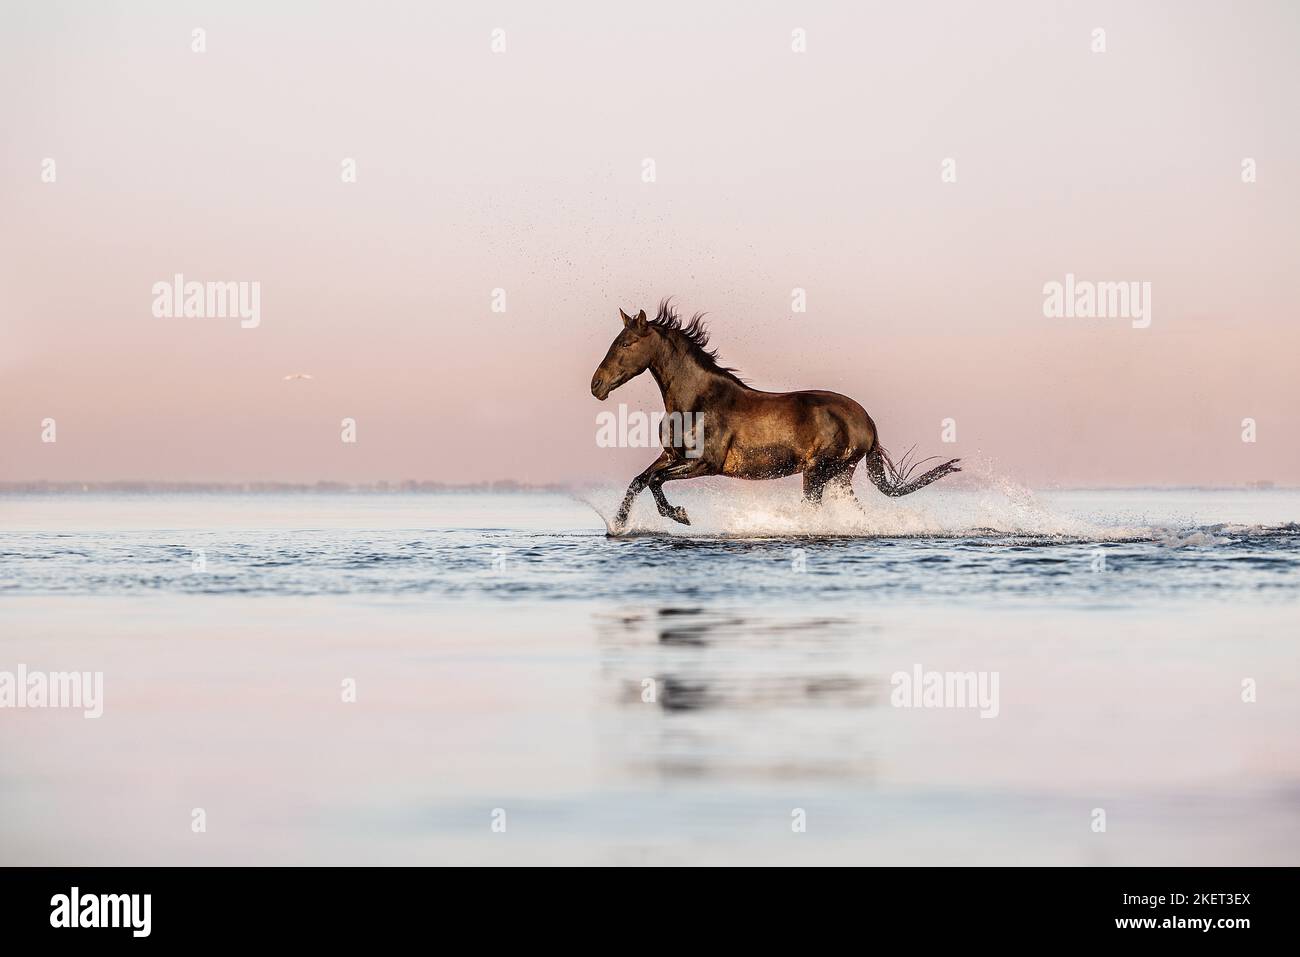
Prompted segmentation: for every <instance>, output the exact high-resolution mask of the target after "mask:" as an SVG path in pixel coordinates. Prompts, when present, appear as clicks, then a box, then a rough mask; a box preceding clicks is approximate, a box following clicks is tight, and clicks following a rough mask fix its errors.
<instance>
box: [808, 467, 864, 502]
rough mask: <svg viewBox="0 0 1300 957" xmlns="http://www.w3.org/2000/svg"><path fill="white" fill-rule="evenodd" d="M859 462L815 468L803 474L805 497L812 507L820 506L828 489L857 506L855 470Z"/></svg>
mask: <svg viewBox="0 0 1300 957" xmlns="http://www.w3.org/2000/svg"><path fill="white" fill-rule="evenodd" d="M857 464H858V463H857V462H853V463H852V464H850V465H840V464H839V463H836V464H834V465H826V466H814V467H813V468H811V469H809V470H808V471H806V472H804V473H803V497H804V500H805V501H807V502H808V503H809V504H811V505H820V504H821V503H822V497H823V495H824V494H825V492H826V489H828V488H829V489H830V490H831V491H832V492H834V493H835V494H837V495H842V496H844V497H845V498H847V499H848V500H849V501H851V502H854V503H855V504H859V505H860V504H861V503H859V502H858V497H857V496H856V495H854V494H853V470H854V469H855V468H856V467H857Z"/></svg>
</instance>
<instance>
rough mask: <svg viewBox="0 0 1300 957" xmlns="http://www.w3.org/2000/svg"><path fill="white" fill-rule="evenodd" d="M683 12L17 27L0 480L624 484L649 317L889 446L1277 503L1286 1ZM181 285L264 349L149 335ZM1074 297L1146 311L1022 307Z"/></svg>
mask: <svg viewBox="0 0 1300 957" xmlns="http://www.w3.org/2000/svg"><path fill="white" fill-rule="evenodd" d="M700 7H701V5H699V4H696V3H676V2H667V3H661V4H654V5H645V6H644V7H643V6H630V7H621V6H620V7H618V8H614V7H612V6H610V5H607V4H594V3H593V4H587V5H578V6H571V7H568V8H567V9H565V10H544V9H542V8H541V6H540V5H537V4H526V3H518V4H493V5H492V6H491V7H490V8H489V9H485V10H476V9H474V8H473V7H472V6H471V5H457V6H450V5H449V6H447V7H446V8H441V9H438V10H436V11H435V10H427V9H424V8H423V7H422V6H419V5H416V4H410V5H402V4H392V5H388V4H385V5H381V6H378V7H376V6H374V5H370V4H363V3H354V4H332V5H330V6H328V8H327V9H326V10H325V11H324V12H319V11H316V10H315V9H314V7H313V8H308V7H306V6H304V7H303V8H302V12H300V13H288V12H285V11H284V10H270V9H269V8H267V6H266V5H265V4H253V3H249V4H224V3H223V4H188V5H187V4H171V3H167V4H163V3H156V4H95V5H81V4H77V5H66V6H65V5H61V4H52V3H37V2H31V3H16V4H6V5H5V6H4V8H3V10H0V106H3V113H2V114H0V115H2V116H3V118H4V122H3V126H2V127H0V139H2V141H3V145H4V149H3V150H0V220H2V221H3V224H4V225H3V230H2V231H0V288H2V289H3V292H4V298H3V310H2V311H0V343H2V344H3V349H0V449H3V453H2V454H0V481H25V480H32V479H41V478H44V479H51V480H158V481H163V480H167V481H184V480H193V481H220V480H224V481H245V480H279V481H316V480H320V479H327V480H338V481H370V480H379V479H388V480H396V481H400V480H403V479H432V480H442V481H451V482H459V481H474V480H480V479H498V478H515V479H518V480H521V481H532V482H550V481H587V480H593V481H599V480H605V479H626V478H628V477H630V475H631V474H633V473H634V472H636V471H639V470H640V468H641V467H643V465H644V464H646V463H648V462H649V460H650V459H651V458H652V457H653V453H652V452H649V451H647V450H644V449H639V450H638V449H614V450H611V449H602V448H599V447H598V446H597V444H596V441H595V434H596V424H595V416H596V414H597V413H598V412H600V411H604V410H607V409H612V408H613V407H614V406H616V404H617V403H618V402H619V401H623V402H627V403H628V404H629V405H630V406H632V407H633V408H635V409H643V410H652V409H656V408H658V407H659V406H658V395H657V391H656V390H655V388H654V385H653V383H652V382H651V381H650V380H649V378H648V377H645V378H643V379H641V380H637V381H636V382H634V383H632V384H630V385H629V386H626V387H625V388H624V389H623V390H621V391H620V392H616V393H615V394H614V396H613V397H611V399H610V401H609V402H608V403H606V404H604V405H602V404H600V403H598V402H596V400H594V399H593V398H592V397H591V395H590V394H589V392H588V384H589V382H590V378H591V374H592V371H593V370H594V369H595V367H596V365H597V363H598V362H599V361H600V359H601V358H602V356H603V355H604V353H605V350H606V348H607V347H608V345H609V342H610V340H611V339H612V338H613V336H614V335H615V333H616V332H617V328H618V319H617V315H618V311H617V310H618V308H619V307H620V306H622V307H623V308H626V309H628V310H629V311H631V310H633V309H635V308H639V307H644V308H646V309H647V310H653V308H654V306H655V304H656V303H657V301H658V299H659V298H660V297H661V296H664V295H668V294H673V295H675V296H676V297H677V298H678V302H679V303H680V306H681V308H682V309H683V311H685V312H688V313H689V312H693V311H696V310H702V311H706V312H708V313H709V314H710V317H711V325H712V329H713V333H714V344H715V345H717V346H718V348H719V349H720V351H721V353H722V357H723V359H724V360H725V361H726V363H727V364H729V365H733V366H736V367H738V368H739V369H740V370H741V372H742V373H743V374H744V376H745V377H746V378H747V379H748V381H750V382H751V384H753V385H755V386H756V387H759V388H766V389H795V388H826V389H833V390H836V391H840V392H844V393H846V394H848V395H851V396H853V397H854V398H856V399H858V400H859V401H860V402H862V404H863V405H864V406H865V407H866V408H867V409H868V411H869V412H871V413H872V415H873V416H874V417H875V419H876V421H877V423H878V425H879V427H880V431H881V435H882V438H883V440H884V442H885V444H886V445H887V446H890V447H896V448H905V447H906V446H908V445H910V444H912V443H916V444H917V445H918V451H923V452H924V453H925V454H932V453H933V454H944V455H945V456H946V455H963V456H968V457H981V458H982V459H984V460H987V461H989V462H992V463H993V464H994V466H995V467H996V468H997V469H998V470H1000V471H1002V472H1003V473H1005V474H1006V475H1008V476H1010V477H1013V478H1015V479H1018V480H1021V481H1025V482H1029V483H1033V484H1052V483H1063V484H1081V485H1090V484H1096V485H1116V484H1134V483H1152V484H1218V483H1236V482H1242V481H1249V480H1255V479H1271V480H1273V481H1276V482H1278V483H1280V484H1296V483H1300V442H1298V441H1297V440H1298V438H1300V429H1298V428H1297V421H1296V416H1297V413H1298V411H1300V376H1297V374H1296V372H1295V364H1296V357H1297V355H1300V317H1298V316H1297V302H1300V271H1298V270H1297V268H1296V265H1297V264H1296V259H1297V252H1298V251H1300V236H1298V235H1297V233H1298V232H1300V226H1297V224H1298V223H1300V128H1298V127H1297V125H1296V123H1295V122H1294V112H1295V99H1296V94H1297V91H1298V90H1300V60H1297V58H1296V56H1295V51H1296V50H1297V49H1298V48H1300V9H1298V8H1296V7H1295V5H1294V4H1290V3H1285V2H1278V3H1252V4H1249V5H1247V6H1246V7H1244V8H1243V7H1240V6H1233V5H1228V4H1221V3H1113V4H1111V3H1094V4H1061V5H1050V4H1044V3H1038V2H1024V3H1007V4H998V5H996V8H995V7H994V6H993V5H976V4H964V3H962V4H957V3H943V4H938V3H936V4H905V5H904V4H898V5H895V6H893V7H889V8H869V9H868V8H863V7H862V6H861V5H858V4H848V3H844V4H826V5H818V7H817V8H816V9H815V10H809V9H808V8H806V7H805V6H804V5H800V4H793V3H791V4H767V5H762V6H761V7H758V6H756V5H753V4H741V3H736V4H727V5H719V6H717V7H716V8H714V7H713V6H710V7H709V8H707V9H701V8H700ZM195 27H201V28H203V29H205V30H206V31H207V38H206V39H207V51H206V52H205V53H202V54H197V53H193V52H191V49H190V46H191V30H192V29H194V28H195ZM497 27H500V28H502V29H504V30H505V36H506V44H507V46H506V52H504V53H501V54H493V53H492V52H491V50H490V43H491V31H492V30H493V29H494V28H497ZM796 27H799V28H803V29H805V30H806V31H807V36H808V50H807V52H806V53H804V54H796V53H793V52H791V49H790V41H791V30H793V29H794V28H796ZM1095 27H1102V28H1104V29H1105V31H1106V44H1107V51H1106V52H1105V53H1102V54H1097V53H1093V52H1091V50H1090V45H1091V43H1092V31H1093V29H1094V28H1095ZM46 157H49V158H53V159H54V160H55V162H56V164H57V166H56V170H57V180H56V182H54V183H45V182H42V181H41V169H42V161H43V159H45V158H46ZM346 157H352V158H355V160H356V163H357V182H356V183H350V184H349V183H343V182H341V178H340V164H341V163H342V161H343V160H344V158H346ZM646 157H651V158H653V159H654V160H655V164H656V171H657V181H656V182H655V183H652V184H648V183H643V182H642V181H641V171H642V160H643V159H644V158H646ZM946 157H952V158H954V159H955V160H956V164H957V166H956V169H957V182H955V183H944V182H941V180H940V164H941V162H942V161H943V160H944V158H946ZM1245 157H1251V158H1254V159H1255V161H1256V163H1257V169H1258V181H1257V182H1255V183H1251V184H1245V183H1243V182H1242V181H1241V163H1242V159H1243V158H1245ZM175 273H183V274H184V275H185V276H186V278H188V279H197V280H214V281H217V280H221V281H224V280H234V281H258V282H260V283H261V323H260V325H259V326H258V327H257V328H256V329H241V328H240V326H239V323H238V320H229V319H226V320H197V319H158V318H155V317H154V316H153V315H152V314H151V305H152V301H153V297H152V293H151V287H152V286H153V284H154V283H155V282H158V281H168V280H170V278H171V277H172V275H173V274H175ZM1066 273H1073V274H1075V275H1076V276H1077V277H1079V278H1080V279H1087V280H1097V281H1101V280H1116V281H1121V280H1122V281H1137V282H1149V283H1151V287H1152V304H1153V310H1152V323H1151V326H1150V328H1148V329H1133V328H1132V327H1131V326H1130V324H1129V323H1128V322H1127V321H1125V320H1122V319H1107V320H1085V319H1064V318H1062V319H1048V318H1045V317H1044V316H1043V309H1042V306H1043V293H1042V287H1043V284H1044V283H1046V282H1049V281H1053V280H1056V281H1061V280H1063V279H1064V277H1065V274H1066ZM795 287H800V288H803V289H806V290H807V299H808V311H807V312H806V313H803V314H798V315H793V314H792V313H791V308H790V302H791V290H792V289H794V288H795ZM494 288H503V289H505V290H506V295H507V311H506V312H505V313H504V314H498V313H494V312H492V311H491V309H490V303H491V295H492V290H493V289H494ZM296 372H307V373H310V374H311V375H312V376H313V377H314V378H313V379H312V380H311V381H298V382H285V381H283V376H285V375H286V374H290V373H296ZM47 417H50V418H54V419H55V420H56V422H57V430H58V433H57V434H58V441H57V442H56V443H53V444H49V443H43V442H42V441H41V422H42V420H43V419H45V418H47ZM344 417H351V418H354V419H355V420H356V422H357V433H358V441H357V443H356V444H355V445H348V444H344V443H342V442H341V441H340V439H339V433H340V420H341V419H342V418H344ZM1247 417H1250V418H1253V419H1255V420H1256V423H1257V430H1258V440H1257V441H1256V442H1255V443H1244V442H1242V441H1241V423H1242V420H1243V419H1244V418H1247ZM945 418H953V419H955V420H956V422H957V432H958V442H957V443H956V444H955V445H944V444H941V443H940V423H941V421H942V420H943V419H945Z"/></svg>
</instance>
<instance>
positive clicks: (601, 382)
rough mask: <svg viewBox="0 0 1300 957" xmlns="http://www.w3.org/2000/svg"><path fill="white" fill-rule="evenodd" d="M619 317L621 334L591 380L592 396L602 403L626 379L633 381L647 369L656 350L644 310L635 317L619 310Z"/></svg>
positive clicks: (656, 338) (652, 329)
mask: <svg viewBox="0 0 1300 957" xmlns="http://www.w3.org/2000/svg"><path fill="white" fill-rule="evenodd" d="M618 314H619V315H620V316H622V317H623V331H622V332H620V333H619V334H618V335H617V336H616V337H615V338H614V341H613V342H612V343H610V346H609V351H608V352H606V353H605V358H604V360H603V361H602V362H601V363H600V365H599V366H597V367H596V374H595V375H593V376H592V377H591V394H592V395H594V396H595V397H596V398H597V399H600V400H601V401H602V402H604V401H605V398H606V397H607V396H608V395H609V394H610V393H611V392H613V391H614V390H615V389H617V388H618V387H619V386H621V385H622V384H623V383H624V382H626V381H627V380H628V379H634V378H636V377H637V376H639V375H640V374H641V373H642V372H645V370H646V369H648V368H650V360H651V359H653V358H654V355H655V352H656V350H657V347H658V339H659V337H658V335H656V333H655V330H654V328H653V326H652V325H651V323H650V322H649V320H647V319H646V316H645V310H644V309H642V310H641V311H640V312H638V313H637V314H636V316H635V317H633V316H629V315H628V314H627V313H626V312H624V311H623V310H622V309H620V310H619V311H618Z"/></svg>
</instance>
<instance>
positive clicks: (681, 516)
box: [667, 505, 691, 525]
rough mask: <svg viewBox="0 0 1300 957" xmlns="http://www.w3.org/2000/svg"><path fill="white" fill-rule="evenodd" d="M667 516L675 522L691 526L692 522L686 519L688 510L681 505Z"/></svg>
mask: <svg viewBox="0 0 1300 957" xmlns="http://www.w3.org/2000/svg"><path fill="white" fill-rule="evenodd" d="M667 514H668V517H669V518H671V519H672V520H673V521H674V522H681V523H682V524H683V525H689V524H691V520H690V519H689V518H687V517H686V509H684V508H682V507H681V506H680V505H677V506H675V507H674V508H673V509H672V511H670V512H668V513H667Z"/></svg>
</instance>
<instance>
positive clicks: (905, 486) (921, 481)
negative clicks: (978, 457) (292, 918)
mask: <svg viewBox="0 0 1300 957" xmlns="http://www.w3.org/2000/svg"><path fill="white" fill-rule="evenodd" d="M911 457H912V450H911V449H908V451H907V454H906V455H904V456H903V457H902V459H901V460H899V463H898V464H897V465H895V464H894V460H893V459H891V458H890V457H889V453H888V452H886V451H885V450H884V449H883V448H881V446H880V442H879V440H877V442H876V445H875V448H873V449H872V450H871V451H870V452H869V453H868V454H867V457H866V458H865V459H863V460H862V461H863V463H864V464H865V465H866V467H867V475H869V476H871V484H872V485H874V486H875V487H876V488H878V489H880V491H882V492H884V493H885V494H886V495H888V496H890V497H893V498H896V497H898V496H899V495H911V494H912V493H913V492H915V491H917V490H918V489H923V488H925V487H926V486H927V485H929V484H930V483H931V482H937V481H939V479H941V478H943V477H944V476H945V475H951V474H952V473H953V472H960V471H961V466H959V465H958V464H957V463H958V462H960V461H961V459H949V460H948V461H947V462H944V463H943V464H942V465H936V466H935V467H934V468H932V469H930V470H929V471H928V472H922V473H921V474H920V475H918V476H917V477H916V478H912V473H913V472H915V471H916V470H917V469H918V468H919V467H920V466H922V465H924V464H925V463H926V462H929V461H931V460H932V459H935V458H938V456H934V455H932V456H930V458H928V459H922V460H921V461H919V462H909V461H908V460H909V459H910V458H911Z"/></svg>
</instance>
